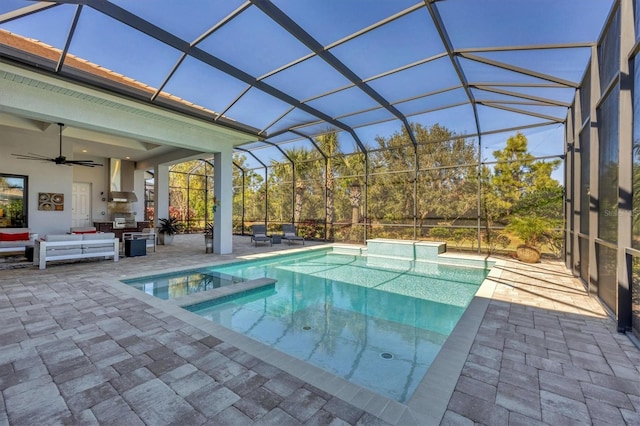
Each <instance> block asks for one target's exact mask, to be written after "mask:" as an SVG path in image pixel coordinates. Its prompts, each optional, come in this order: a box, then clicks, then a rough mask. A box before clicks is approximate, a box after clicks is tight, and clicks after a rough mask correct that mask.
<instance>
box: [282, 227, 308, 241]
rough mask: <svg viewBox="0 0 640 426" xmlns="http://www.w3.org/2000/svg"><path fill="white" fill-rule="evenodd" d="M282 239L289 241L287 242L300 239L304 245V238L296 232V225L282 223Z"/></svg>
mask: <svg viewBox="0 0 640 426" xmlns="http://www.w3.org/2000/svg"><path fill="white" fill-rule="evenodd" d="M282 239H283V240H287V241H289V244H291V242H293V241H302V245H304V238H303V237H301V236H299V235H298V234H297V233H296V227H295V226H293V225H290V224H287V225H282Z"/></svg>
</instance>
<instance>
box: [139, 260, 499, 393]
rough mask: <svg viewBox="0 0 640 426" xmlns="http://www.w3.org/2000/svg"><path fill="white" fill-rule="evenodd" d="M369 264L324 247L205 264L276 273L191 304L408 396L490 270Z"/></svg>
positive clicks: (238, 272)
mask: <svg viewBox="0 0 640 426" xmlns="http://www.w3.org/2000/svg"><path fill="white" fill-rule="evenodd" d="M371 263H372V262H371V259H367V257H363V256H354V255H341V254H335V253H331V252H327V251H317V250H316V251H314V252H313V253H304V254H299V255H293V256H285V257H282V256H278V257H276V258H270V259H264V260H259V261H251V262H239V263H234V264H230V265H226V266H220V267H212V268H207V269H206V271H208V272H210V273H211V272H215V273H217V274H219V275H221V276H224V277H226V278H228V279H229V280H228V281H227V285H233V284H232V282H241V281H248V280H253V279H258V278H263V277H269V278H273V279H275V280H277V282H276V283H275V285H273V284H272V285H268V286H266V287H262V288H257V289H254V290H251V291H247V292H242V293H239V294H237V295H235V296H225V297H224V298H221V299H217V300H211V301H208V302H204V303H199V304H197V305H193V306H189V307H187V309H188V310H190V311H191V312H194V313H196V314H198V315H200V316H202V317H204V318H207V319H209V320H210V321H213V322H215V323H218V324H220V325H222V326H224V327H227V328H229V329H231V330H234V331H236V332H238V333H242V334H244V335H246V336H249V337H251V338H253V339H255V340H258V341H260V342H262V343H264V344H267V345H269V346H272V347H274V348H276V349H278V350H280V351H282V352H285V353H288V354H290V355H292V356H294V357H297V358H299V359H302V360H304V361H306V362H308V363H310V364H313V365H316V366H318V367H320V368H323V369H325V370H327V371H330V372H331V373H333V374H335V375H338V376H340V377H343V378H345V379H347V380H349V381H351V382H353V383H355V384H358V385H360V386H362V387H365V388H368V389H370V390H372V391H374V392H377V393H379V394H381V395H384V396H386V397H388V398H391V399H394V400H396V401H400V402H405V401H407V400H408V399H410V398H411V395H412V394H413V392H414V390H415V389H416V387H417V386H418V384H419V382H420V380H421V379H422V377H423V376H424V374H425V373H426V371H427V370H428V368H429V366H430V365H431V362H432V361H433V359H434V358H435V357H436V355H437V354H438V352H439V350H440V348H441V347H442V345H443V344H444V342H445V340H446V339H447V336H448V335H449V334H450V333H451V331H452V330H453V328H454V327H455V325H456V323H457V322H458V320H459V318H460V317H461V315H462V313H463V312H464V310H465V308H466V307H467V306H468V304H469V303H470V301H471V300H472V298H473V296H474V294H475V293H476V291H477V289H478V288H479V286H480V284H481V283H482V281H483V279H484V278H485V277H486V275H487V273H488V270H487V269H483V268H464V267H459V266H456V267H453V266H447V265H439V264H429V265H419V264H416V263H415V262H400V261H398V260H389V261H386V264H385V262H381V261H380V259H377V260H376V261H375V265H372V264H371ZM203 271H204V270H202V269H201V270H199V272H200V273H202V272H203ZM229 277H231V278H229ZM173 278H174V279H175V277H173ZM147 285H149V284H147Z"/></svg>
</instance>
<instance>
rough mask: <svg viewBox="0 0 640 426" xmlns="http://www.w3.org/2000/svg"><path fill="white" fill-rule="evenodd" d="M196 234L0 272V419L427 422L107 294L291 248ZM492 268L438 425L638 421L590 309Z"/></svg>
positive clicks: (158, 304) (542, 267)
mask: <svg viewBox="0 0 640 426" xmlns="http://www.w3.org/2000/svg"><path fill="white" fill-rule="evenodd" d="M201 239H202V236H201V235H190V236H189V235H185V236H181V235H180V236H177V238H176V241H175V243H174V244H173V245H171V246H158V249H157V252H155V253H150V254H149V255H147V256H144V257H132V258H123V259H121V260H120V261H119V262H117V263H114V262H111V261H91V262H78V263H70V264H57V265H56V264H52V265H51V266H48V267H47V269H46V270H42V271H41V270H38V269H36V268H31V267H28V268H14V269H4V270H0V289H1V291H0V324H1V325H2V328H0V391H1V395H2V396H1V398H0V425H5V424H7V425H35V424H38V425H49V424H108V425H112V424H113V425H115V424H117V425H136V424H139V425H145V424H146V425H164V424H175V423H181V424H183V425H200V424H216V425H224V424H229V425H243V424H278V425H297V424H307V425H324V424H332V425H340V424H376V425H377V424H387V423H389V424H419V425H421V424H429V423H433V421H432V420H431V419H430V418H429V417H421V416H420V410H416V409H414V408H413V407H417V406H420V405H424V406H428V405H429V403H428V401H426V400H425V401H421V400H415V399H416V398H415V397H414V400H412V401H411V403H410V404H408V405H404V404H400V403H397V402H395V401H389V400H386V399H384V398H377V397H375V396H373V397H372V396H371V393H367V392H353V388H351V387H348V386H342V387H338V388H336V387H335V386H334V385H335V384H327V386H326V387H325V386H324V385H319V386H316V385H315V384H313V383H315V382H316V381H317V380H316V379H314V374H315V372H314V371H313V369H309V370H304V371H301V370H296V369H295V368H294V367H292V368H291V371H294V372H296V373H295V374H292V373H291V372H288V371H285V370H286V369H287V368H286V367H285V368H284V369H283V368H282V367H278V366H276V365H277V364H278V363H277V362H275V363H272V362H267V361H270V360H271V358H270V357H271V356H273V354H272V353H270V352H269V351H267V350H263V349H260V347H259V346H260V345H258V346H257V348H258V349H256V353H255V354H252V353H249V352H247V351H246V350H242V349H240V348H239V347H238V346H239V345H237V344H236V340H235V336H233V333H230V332H229V333H225V332H223V331H218V329H216V328H215V327H214V328H211V327H209V326H206V325H202V322H201V321H198V320H196V319H194V318H193V317H195V315H193V314H190V313H188V312H186V311H183V310H180V309H179V308H176V307H175V306H171V305H170V304H168V303H166V302H165V301H160V300H156V299H154V298H152V297H151V296H148V295H145V294H143V293H142V292H138V291H137V290H133V289H129V288H124V287H125V286H121V287H119V286H118V285H114V284H113V282H114V281H115V280H117V279H120V278H123V277H131V276H135V275H139V274H141V273H144V272H148V273H151V272H154V273H155V272H159V271H162V270H166V269H167V268H171V267H175V266H177V265H178V266H181V267H187V266H196V265H201V264H203V263H206V262H210V261H212V260H215V261H219V260H229V259H233V258H235V257H236V256H240V255H249V254H255V253H266V252H269V251H278V250H288V249H291V248H293V246H292V247H289V246H288V245H286V244H285V245H277V244H276V245H274V246H273V247H269V246H259V247H254V245H253V244H251V242H250V237H248V236H247V237H234V254H233V255H225V256H220V255H211V254H206V253H205V250H204V243H203V241H201ZM313 245H314V244H313V242H310V243H308V244H307V245H306V246H305V249H306V248H307V247H308V246H313ZM499 269H500V271H499V272H500V273H499V274H492V275H495V276H493V277H492V278H491V280H492V281H493V283H494V284H495V291H493V295H492V297H491V299H490V300H487V301H486V303H487V306H486V313H484V317H483V318H482V320H481V322H479V323H478V324H477V325H478V327H479V328H478V332H477V334H475V336H472V344H471V346H470V351H469V353H468V356H466V361H464V364H463V365H462V366H461V373H460V375H459V377H458V375H457V374H456V373H455V371H453V373H452V374H454V376H455V377H451V379H452V380H454V384H455V386H454V387H455V389H453V392H452V394H451V397H450V399H449V400H448V404H446V401H445V406H443V407H441V408H442V414H444V416H443V417H442V422H441V423H442V424H461V425H465V424H469V425H471V424H474V423H475V424H478V423H480V424H489V425H493V424H499V425H503V424H513V425H516V424H527V425H530V424H553V425H558V424H562V425H565V424H580V425H583V424H610V423H612V422H613V424H630V425H640V351H639V350H638V349H637V348H636V346H634V344H633V343H632V342H631V340H629V338H628V337H627V336H625V335H621V334H618V333H617V332H616V330H615V323H614V321H613V320H612V319H611V318H610V317H608V316H607V314H606V312H605V311H604V309H603V308H602V306H600V304H599V303H598V302H597V301H596V300H595V299H593V298H591V297H589V296H588V295H587V294H586V292H585V290H584V288H583V286H582V284H581V283H580V282H579V281H578V280H577V279H575V278H574V277H572V276H571V275H570V274H569V273H568V272H567V271H566V270H565V269H564V267H563V265H561V264H559V263H554V262H549V261H545V262H543V263H540V264H536V265H526V264H522V263H519V262H516V261H509V260H507V261H505V262H504V264H503V265H502V266H500V267H499ZM136 292H137V293H136ZM138 293H139V294H138ZM483 312H484V311H483ZM462 355H465V354H462ZM265 359H266V360H267V361H265ZM274 364H275V365H274ZM293 364H294V363H292V365H293ZM336 383H340V381H339V380H336ZM323 387H324V388H325V389H322V388H323ZM326 389H339V390H337V391H335V392H333V391H327V390H326ZM439 391H440V389H437V390H434V391H433V392H434V394H437V393H438V392H439ZM336 395H337V396H336ZM447 395H448V394H447ZM447 395H445V396H447ZM418 397H419V398H427V399H428V398H430V396H426V397H423V396H421V395H420V396H418ZM423 402H424V404H423Z"/></svg>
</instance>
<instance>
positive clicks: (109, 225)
mask: <svg viewBox="0 0 640 426" xmlns="http://www.w3.org/2000/svg"><path fill="white" fill-rule="evenodd" d="M93 226H95V227H96V230H97V231H98V232H113V233H114V234H116V237H117V238H119V239H120V241H122V233H123V232H142V230H143V229H145V228H148V227H149V222H136V226H127V227H125V228H115V229H114V227H113V222H112V221H110V220H96V221H94V222H93Z"/></svg>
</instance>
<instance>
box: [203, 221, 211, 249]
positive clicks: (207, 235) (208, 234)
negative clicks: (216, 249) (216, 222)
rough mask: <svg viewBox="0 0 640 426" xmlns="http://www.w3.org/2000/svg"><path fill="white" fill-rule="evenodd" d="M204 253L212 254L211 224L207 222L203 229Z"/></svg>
mask: <svg viewBox="0 0 640 426" xmlns="http://www.w3.org/2000/svg"><path fill="white" fill-rule="evenodd" d="M204 247H205V253H213V222H208V223H207V224H206V225H205V227H204Z"/></svg>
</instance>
